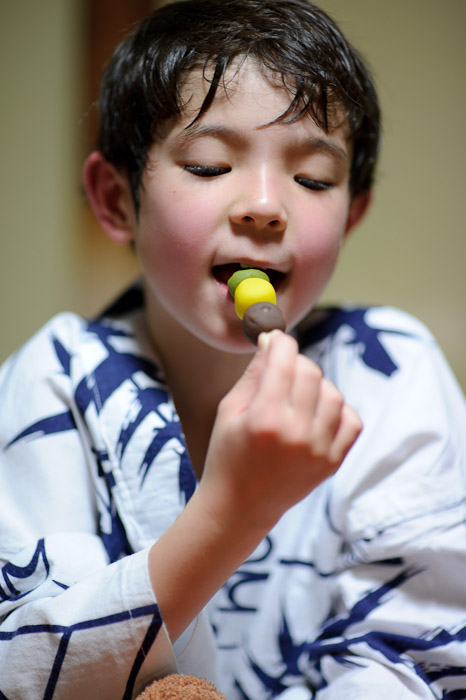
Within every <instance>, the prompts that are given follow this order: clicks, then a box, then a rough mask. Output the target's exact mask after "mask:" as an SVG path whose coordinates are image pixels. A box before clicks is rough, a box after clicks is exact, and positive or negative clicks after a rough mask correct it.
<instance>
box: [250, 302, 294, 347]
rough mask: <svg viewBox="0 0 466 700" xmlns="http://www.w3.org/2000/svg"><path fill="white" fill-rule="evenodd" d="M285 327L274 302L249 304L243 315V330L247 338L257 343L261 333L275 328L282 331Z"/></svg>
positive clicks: (280, 313)
mask: <svg viewBox="0 0 466 700" xmlns="http://www.w3.org/2000/svg"><path fill="white" fill-rule="evenodd" d="M285 327H286V324H285V319H284V317H283V314H282V312H281V311H280V309H279V308H278V306H276V305H275V304H271V303H270V302H268V301H259V302H257V303H256V304H252V306H250V307H249V308H248V309H247V310H246V312H245V314H244V316H243V331H244V334H245V336H246V338H247V339H248V340H250V341H251V343H253V344H254V345H257V339H258V337H259V335H260V334H261V333H268V332H269V331H273V330H275V329H279V330H281V331H284V330H285Z"/></svg>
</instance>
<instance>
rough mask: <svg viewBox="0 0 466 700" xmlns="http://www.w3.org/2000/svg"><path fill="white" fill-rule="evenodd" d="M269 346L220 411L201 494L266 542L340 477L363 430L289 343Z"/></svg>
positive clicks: (277, 335) (284, 339)
mask: <svg viewBox="0 0 466 700" xmlns="http://www.w3.org/2000/svg"><path fill="white" fill-rule="evenodd" d="M264 339H265V340H266V343H264V342H262V343H261V345H262V348H261V351H260V352H259V353H258V354H257V355H256V356H255V357H254V359H253V360H252V362H251V364H250V365H249V367H248V369H247V371H246V372H245V374H244V375H243V376H242V377H241V379H240V380H239V381H238V382H237V383H236V385H235V386H234V387H233V389H232V390H231V391H230V392H229V393H228V394H227V395H226V396H225V397H224V399H223V400H222V401H221V403H220V405H219V408H218V413H217V418H216V421H215V425H214V429H213V432H212V438H211V442H210V446H209V451H208V454H207V460H206V465H205V469H204V474H203V477H202V480H201V485H200V490H201V492H202V491H203V490H204V494H205V495H207V494H208V502H209V504H210V505H209V510H210V512H211V515H214V517H218V518H219V519H220V520H221V521H222V522H223V523H225V522H231V523H232V524H234V523H235V521H237V520H238V518H241V521H242V526H243V527H252V528H253V529H258V530H259V531H260V530H263V531H264V534H265V533H266V532H267V531H268V530H269V529H270V527H272V526H273V525H274V524H275V523H276V522H277V521H278V519H279V518H280V517H281V515H282V514H283V513H284V512H285V511H286V510H287V509H288V508H290V507H291V506H292V505H294V504H295V503H297V502H298V501H299V500H301V499H302V498H303V497H304V496H306V495H307V494H308V493H309V492H310V491H312V489H314V488H315V487H316V486H317V485H318V484H319V483H320V482H322V481H323V480H324V479H326V478H327V477H328V476H330V475H331V474H333V473H334V472H335V471H336V469H338V467H339V466H340V464H341V462H342V461H343V459H344V457H345V455H346V454H347V452H348V450H349V449H350V447H351V446H352V445H353V443H354V442H355V440H356V438H357V437H358V435H359V433H360V431H361V429H362V423H361V421H360V419H359V417H358V416H357V414H356V413H355V412H354V411H353V409H352V408H350V406H348V405H347V404H346V403H345V401H344V399H343V396H342V395H341V393H340V392H339V391H338V390H337V389H336V388H335V387H334V385H333V384H331V382H329V381H328V380H326V379H324V378H323V376H322V372H321V370H320V368H319V367H318V366H317V365H316V364H315V363H314V362H312V361H311V360H309V359H308V358H306V357H305V356H303V355H301V354H299V352H298V345H297V343H296V341H295V340H294V339H293V338H292V337H291V336H289V335H286V334H284V333H281V332H273V333H271V334H269V335H267V336H265V337H264V336H263V337H262V338H261V341H263V340H264ZM199 495H200V494H199ZM225 519H226V520H225Z"/></svg>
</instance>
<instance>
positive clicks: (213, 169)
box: [184, 165, 231, 177]
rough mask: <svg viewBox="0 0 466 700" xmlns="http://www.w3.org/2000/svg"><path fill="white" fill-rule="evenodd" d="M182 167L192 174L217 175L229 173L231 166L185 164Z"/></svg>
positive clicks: (200, 175)
mask: <svg viewBox="0 0 466 700" xmlns="http://www.w3.org/2000/svg"><path fill="white" fill-rule="evenodd" d="M184 169H185V170H187V171H188V173H191V174H192V175H197V176H198V177H217V176H218V175H225V173H229V172H230V170H231V168H226V167H221V166H219V165H185V166H184Z"/></svg>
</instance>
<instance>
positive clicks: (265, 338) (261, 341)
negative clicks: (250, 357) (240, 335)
mask: <svg viewBox="0 0 466 700" xmlns="http://www.w3.org/2000/svg"><path fill="white" fill-rule="evenodd" d="M280 332H281V331H279V330H273V331H268V332H267V333H265V332H264V333H260V334H259V337H258V338H257V347H258V348H259V350H262V352H265V351H266V350H267V348H268V347H269V345H270V341H271V340H272V336H274V335H276V334H277V333H280Z"/></svg>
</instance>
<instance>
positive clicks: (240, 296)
mask: <svg viewBox="0 0 466 700" xmlns="http://www.w3.org/2000/svg"><path fill="white" fill-rule="evenodd" d="M260 301H268V302H270V303H271V304H276V303H277V297H276V294H275V289H274V288H273V285H272V284H271V283H270V282H268V281H267V280H265V279H261V278H259V277H248V278H247V279H245V280H243V281H242V282H240V283H239V285H238V286H237V287H236V290H235V311H236V314H237V316H239V318H241V319H242V318H243V316H244V314H245V313H246V311H247V309H248V308H249V307H250V306H252V304H257V303H258V302H260Z"/></svg>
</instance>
